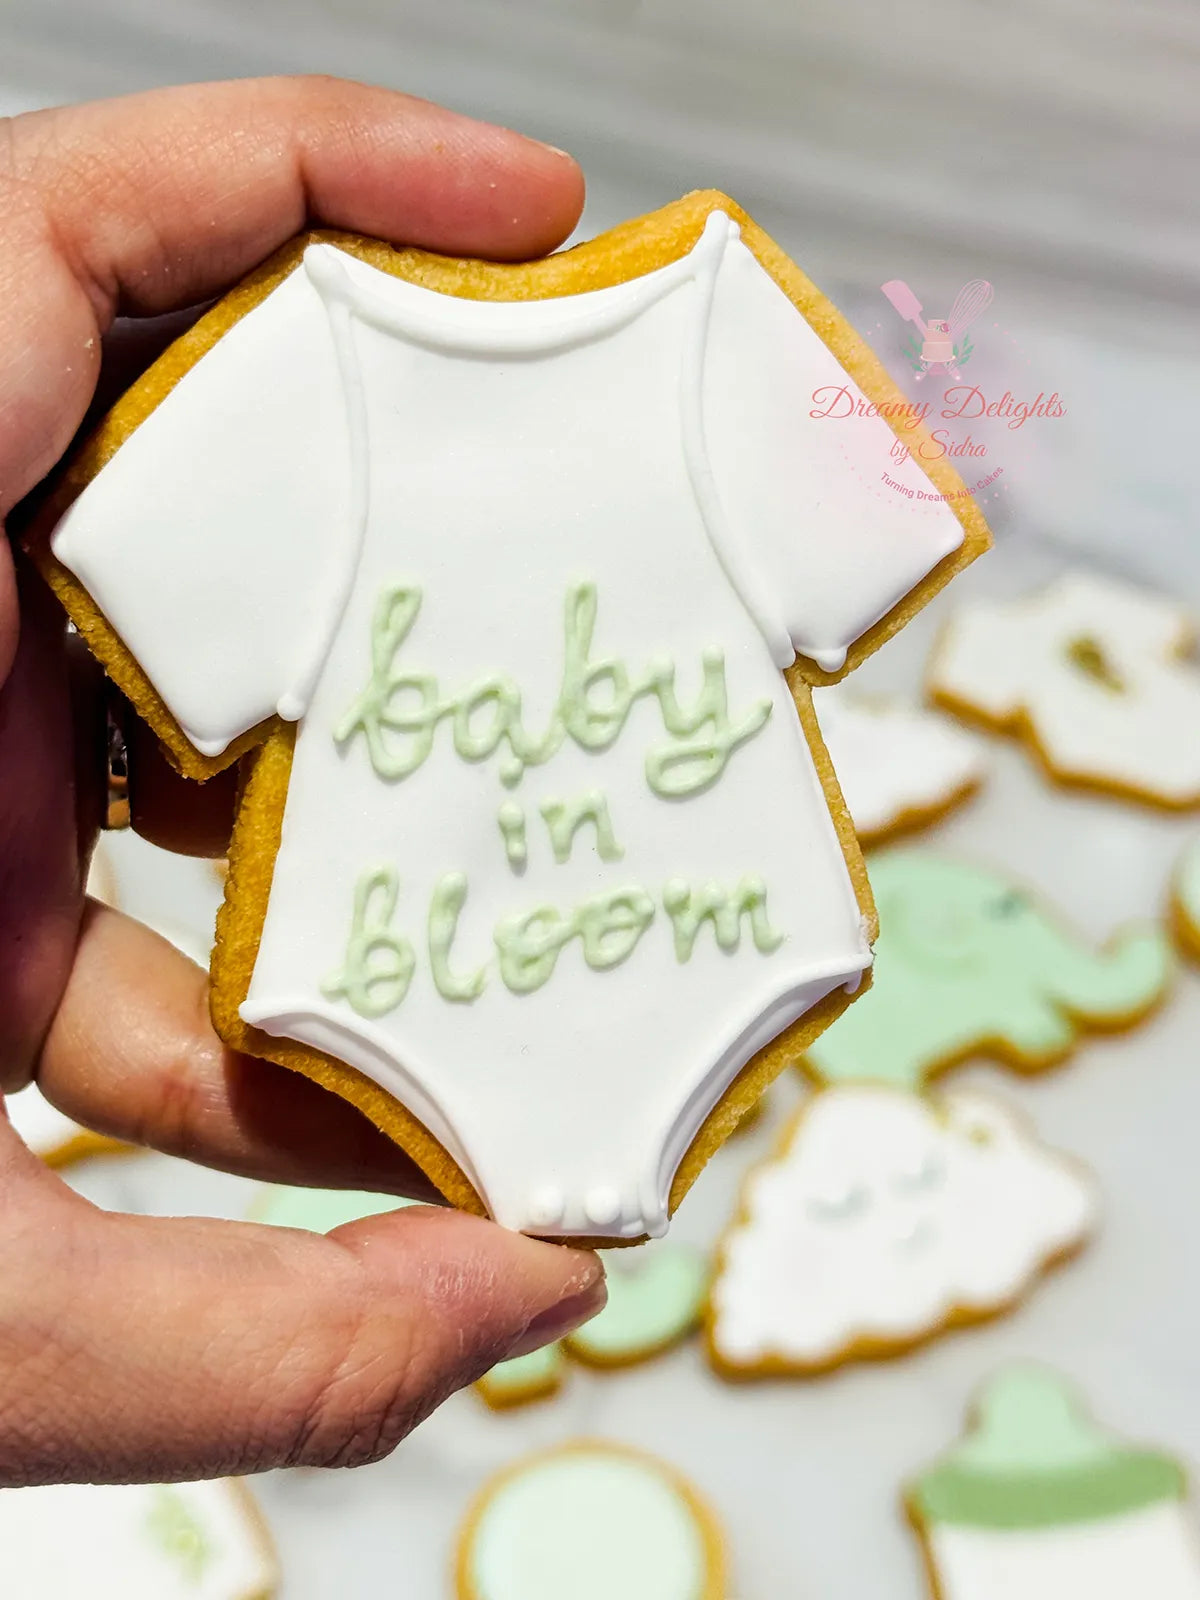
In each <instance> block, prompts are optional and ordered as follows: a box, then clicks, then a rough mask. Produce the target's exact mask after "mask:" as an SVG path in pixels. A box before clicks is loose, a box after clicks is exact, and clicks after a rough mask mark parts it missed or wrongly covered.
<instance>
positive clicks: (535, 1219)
mask: <svg viewBox="0 0 1200 1600" xmlns="http://www.w3.org/2000/svg"><path fill="white" fill-rule="evenodd" d="M565 1209H566V1201H565V1199H564V1197H563V1192H562V1190H561V1189H557V1188H555V1186H554V1185H553V1184H552V1183H548V1184H546V1186H545V1187H544V1188H542V1189H535V1190H534V1192H533V1193H532V1194H531V1195H530V1197H529V1225H530V1227H533V1228H554V1227H557V1226H558V1224H559V1223H560V1222H561V1221H562V1219H563V1212H564V1210H565Z"/></svg>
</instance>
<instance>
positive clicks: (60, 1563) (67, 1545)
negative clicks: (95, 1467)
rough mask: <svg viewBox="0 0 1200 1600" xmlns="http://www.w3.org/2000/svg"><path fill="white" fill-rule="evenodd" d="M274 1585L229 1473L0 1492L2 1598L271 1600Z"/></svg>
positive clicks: (269, 1562)
mask: <svg viewBox="0 0 1200 1600" xmlns="http://www.w3.org/2000/svg"><path fill="white" fill-rule="evenodd" d="M275 1584H276V1568H275V1562H274V1559H273V1557H272V1554H271V1551H270V1549H269V1548H268V1546H267V1544H266V1541H265V1539H264V1538H263V1536H262V1535H261V1534H260V1533H259V1531H258V1529H257V1528H256V1527H255V1526H254V1523H253V1522H252V1521H251V1513H250V1511H249V1509H248V1506H247V1503H246V1501H245V1500H243V1498H242V1496H241V1493H240V1491H239V1490H236V1489H235V1488H234V1486H233V1485H232V1484H231V1483H230V1482H229V1481H228V1480H227V1479H217V1480H215V1481H214V1482H209V1483H176V1484H170V1485H164V1486H160V1485H157V1484H146V1485H142V1484H121V1485H115V1486H114V1485H97V1484H56V1485H54V1486H52V1487H49V1488H36V1489H2V1490H0V1593H3V1595H4V1600H49V1597H50V1596H53V1597H54V1600H77V1597H80V1600H81V1597H82V1596H84V1595H86V1596H87V1597H88V1600H267V1597H268V1596H269V1595H271V1594H273V1593H274V1592H275Z"/></svg>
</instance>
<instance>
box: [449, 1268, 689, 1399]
mask: <svg viewBox="0 0 1200 1600" xmlns="http://www.w3.org/2000/svg"><path fill="white" fill-rule="evenodd" d="M602 1253H603V1255H604V1264H605V1268H606V1270H607V1273H608V1304H607V1305H606V1306H605V1308H604V1310H603V1311H601V1312H600V1314H599V1315H598V1316H595V1317H593V1318H592V1320H591V1321H590V1322H587V1323H585V1324H584V1325H583V1327H582V1328H577V1329H576V1330H575V1332H574V1333H572V1334H571V1335H570V1336H569V1337H568V1338H566V1339H564V1340H563V1341H562V1343H561V1344H555V1345H548V1346H547V1347H546V1348H545V1349H542V1350H535V1351H533V1352H532V1353H531V1354H530V1355H527V1356H518V1357H517V1358H516V1359H515V1360H513V1361H502V1362H500V1363H499V1365H498V1366H495V1367H493V1368H492V1370H491V1371H490V1372H489V1373H487V1375H486V1376H485V1377H483V1378H481V1379H480V1380H479V1382H478V1384H477V1385H476V1387H477V1388H478V1390H479V1393H480V1395H481V1396H482V1397H483V1399H484V1400H486V1402H487V1403H488V1405H490V1406H492V1407H493V1408H495V1409H497V1410H501V1409H505V1408H507V1407H510V1406H516V1405H522V1404H524V1403H525V1402H526V1401H528V1400H537V1399H541V1398H542V1397H544V1396H546V1395H550V1394H554V1393H555V1392H556V1391H557V1389H558V1388H559V1387H560V1385H561V1383H562V1380H563V1377H564V1376H565V1373H566V1369H567V1362H566V1356H567V1355H568V1354H569V1355H571V1356H573V1357H574V1358H575V1359H576V1360H577V1361H582V1362H583V1363H585V1365H587V1366H592V1367H624V1366H632V1365H634V1364H635V1363H637V1362H639V1361H646V1360H649V1358H650V1357H651V1356H654V1355H658V1354H659V1353H660V1352H661V1351H663V1350H667V1349H669V1348H670V1346H671V1345H673V1344H677V1343H678V1342H679V1340H681V1339H684V1338H686V1337H687V1335H688V1334H689V1333H691V1332H692V1330H693V1329H694V1328H695V1327H696V1326H697V1324H698V1322H699V1320H700V1312H701V1309H702V1307H703V1304H704V1295H705V1289H706V1287H707V1283H708V1262H707V1260H706V1259H705V1257H704V1256H703V1255H702V1254H701V1253H700V1252H699V1251H696V1250H690V1249H688V1248H687V1247H686V1246H684V1245H678V1244H674V1243H671V1244H666V1243H664V1244H648V1245H643V1246H642V1248H641V1249H640V1250H638V1251H636V1252H628V1251H624V1250H611V1251H605V1252H602ZM631 1256H632V1259H630V1257H631Z"/></svg>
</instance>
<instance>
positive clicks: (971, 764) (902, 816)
mask: <svg viewBox="0 0 1200 1600" xmlns="http://www.w3.org/2000/svg"><path fill="white" fill-rule="evenodd" d="M813 709H814V710H815V711H816V713H817V720H818V721H819V722H820V724H821V734H822V736H823V738H824V740H825V748H826V749H827V750H828V751H829V759H830V761H831V762H832V763H833V770H834V771H835V772H836V773H837V779H838V783H839V784H840V785H841V789H842V796H843V798H844V800H845V802H846V809H847V810H848V811H849V813H850V820H851V821H852V822H853V824H854V831H855V833H857V835H858V837H859V841H860V843H862V844H873V843H875V842H876V841H878V840H879V839H882V838H884V837H885V836H887V835H890V834H894V833H900V832H906V831H910V830H913V829H916V828H923V827H927V826H928V825H929V823H931V822H935V821H936V820H937V819H938V818H939V817H941V816H943V815H944V814H945V813H946V812H947V811H949V810H951V809H952V808H953V807H954V806H957V805H960V804H961V803H962V801H964V800H966V799H968V798H969V797H970V796H971V795H972V794H974V792H975V790H976V789H977V788H978V787H979V785H980V784H981V783H982V781H983V779H984V776H985V773H986V770H987V769H986V762H985V759H984V754H983V749H982V746H981V744H980V742H979V740H978V739H976V738H974V737H972V735H971V734H969V733H967V732H965V731H964V730H963V729H962V728H959V727H956V726H955V724H954V723H952V722H950V721H948V720H947V719H946V718H945V717H939V716H938V715H936V713H934V712H930V711H922V710H918V709H916V708H914V707H910V706H905V705H902V704H900V703H899V702H898V701H895V700H888V699H874V698H871V697H869V696H866V695H856V694H855V693H853V691H851V690H847V689H844V688H843V687H842V686H841V685H840V684H837V685H834V686H833V687H831V688H828V689H814V691H813Z"/></svg>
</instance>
